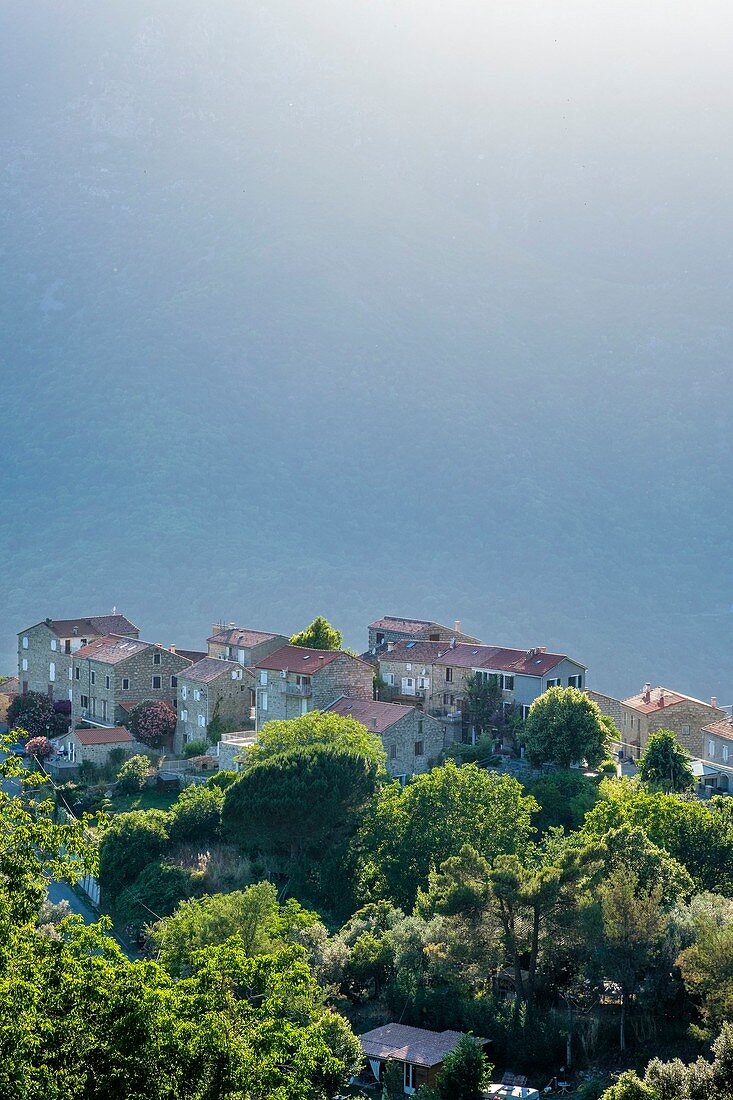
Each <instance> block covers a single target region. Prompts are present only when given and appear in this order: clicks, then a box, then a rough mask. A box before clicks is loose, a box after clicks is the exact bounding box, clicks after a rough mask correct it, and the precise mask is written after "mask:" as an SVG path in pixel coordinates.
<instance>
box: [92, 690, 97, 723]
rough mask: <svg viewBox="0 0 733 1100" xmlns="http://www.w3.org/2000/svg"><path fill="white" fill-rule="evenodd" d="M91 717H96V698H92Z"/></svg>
mask: <svg viewBox="0 0 733 1100" xmlns="http://www.w3.org/2000/svg"><path fill="white" fill-rule="evenodd" d="M92 717H93V718H96V717H97V699H96V696H94V695H93V696H92Z"/></svg>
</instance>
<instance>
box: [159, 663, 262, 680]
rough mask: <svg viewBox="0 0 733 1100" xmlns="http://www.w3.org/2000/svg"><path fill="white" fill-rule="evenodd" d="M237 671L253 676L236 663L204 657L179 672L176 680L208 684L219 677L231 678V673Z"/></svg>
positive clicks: (249, 670)
mask: <svg viewBox="0 0 733 1100" xmlns="http://www.w3.org/2000/svg"><path fill="white" fill-rule="evenodd" d="M237 671H239V672H241V673H245V672H247V673H249V675H250V676H253V675H254V673H253V672H252V670H251V669H244V668H243V667H242V665H240V664H239V662H238V661H224V660H222V659H221V657H204V658H202V660H200V661H197V662H196V664H195V665H191V667H190V668H185V669H184V670H183V671H182V672H179V673H178V679H179V680H186V681H188V680H192V681H193V682H194V683H197V684H210V683H211V681H212V680H217V679H218V678H219V677H220V676H224V675H226V676H231V674H232V672H237Z"/></svg>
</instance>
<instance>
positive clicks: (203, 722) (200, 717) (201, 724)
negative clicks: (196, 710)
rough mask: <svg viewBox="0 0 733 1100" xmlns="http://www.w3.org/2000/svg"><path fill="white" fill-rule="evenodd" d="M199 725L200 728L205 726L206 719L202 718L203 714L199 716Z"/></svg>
mask: <svg viewBox="0 0 733 1100" xmlns="http://www.w3.org/2000/svg"><path fill="white" fill-rule="evenodd" d="M199 725H200V726H205V725H206V719H205V718H204V716H203V714H199Z"/></svg>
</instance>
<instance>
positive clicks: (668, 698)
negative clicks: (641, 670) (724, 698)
mask: <svg viewBox="0 0 733 1100" xmlns="http://www.w3.org/2000/svg"><path fill="white" fill-rule="evenodd" d="M621 702H622V703H623V704H624V706H625V707H632V708H633V710H638V711H640V712H641V714H654V713H655V711H660V710H666V709H667V708H668V707H675V706H677V704H678V703H698V704H699V705H700V706H701V707H710V703H705V702H703V700H702V699H694V698H693V697H692V696H691V695H682V694H681V692H679V691H670V690H669V688H665V687H655V688H651V689H650V690H649V692H646V691H640V692H639V694H638V695H632V696H631V697H630V698H628V699H622V700H621ZM711 709H712V708H711Z"/></svg>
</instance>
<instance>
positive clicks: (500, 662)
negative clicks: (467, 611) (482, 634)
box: [435, 642, 585, 676]
mask: <svg viewBox="0 0 733 1100" xmlns="http://www.w3.org/2000/svg"><path fill="white" fill-rule="evenodd" d="M566 659H567V656H566V654H564V653H548V652H547V651H546V650H542V649H539V648H538V649H530V650H526V649H507V648H506V647H504V646H495V645H471V644H470V643H469V642H458V643H457V644H456V645H455V646H454V647H453V648H452V649H451V648H446V647H443V654H442V656H441V657H439V658H438V659H437V660H436V662H435V663H436V664H437V665H452V666H453V667H454V668H483V669H486V670H487V671H488V672H509V673H516V674H517V675H523V676H544V675H545V674H546V673H547V672H549V671H550V669H552V668H554V667H555V665H559V664H560V661H564V660H566ZM573 663H574V664H578V662H573ZM579 667H580V668H585V665H579Z"/></svg>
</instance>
